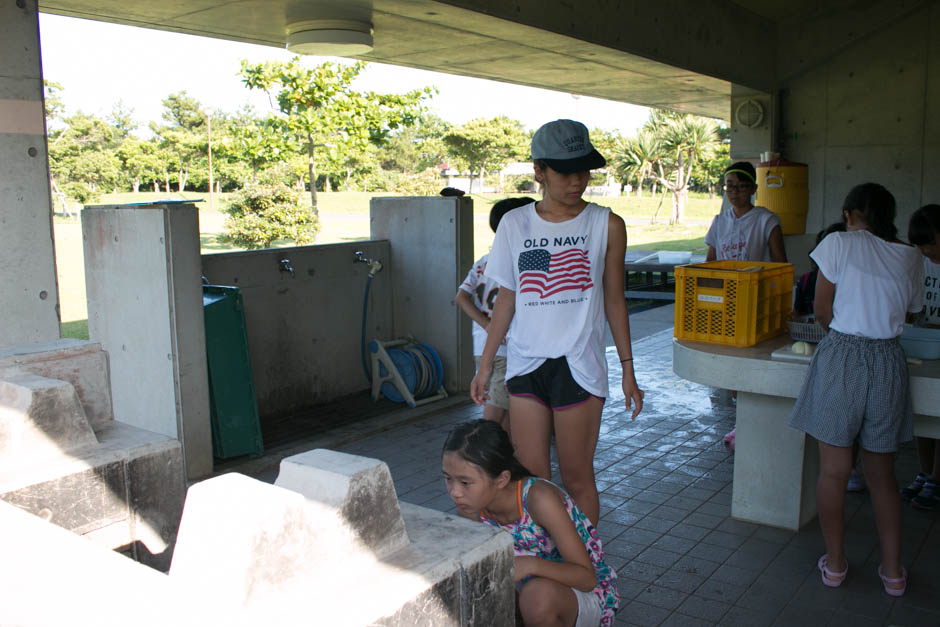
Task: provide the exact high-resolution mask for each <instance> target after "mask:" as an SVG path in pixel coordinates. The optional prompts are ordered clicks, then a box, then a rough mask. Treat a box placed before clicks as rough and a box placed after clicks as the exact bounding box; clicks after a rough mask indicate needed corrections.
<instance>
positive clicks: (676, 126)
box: [646, 110, 718, 224]
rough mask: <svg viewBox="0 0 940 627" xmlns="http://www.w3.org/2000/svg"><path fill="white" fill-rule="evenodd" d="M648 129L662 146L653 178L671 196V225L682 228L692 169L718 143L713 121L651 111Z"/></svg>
mask: <svg viewBox="0 0 940 627" xmlns="http://www.w3.org/2000/svg"><path fill="white" fill-rule="evenodd" d="M646 128H648V129H649V130H650V131H651V132H652V133H653V134H654V135H655V136H656V139H657V140H658V141H659V143H660V145H661V146H662V150H663V156H662V157H661V158H660V159H658V160H657V161H656V163H655V166H656V168H655V170H654V172H653V176H654V177H655V179H656V180H657V181H659V182H660V183H661V184H662V185H663V186H664V187H666V188H667V189H668V190H669V191H670V192H672V214H671V217H670V219H669V223H670V224H681V223H682V220H683V219H684V217H685V207H686V204H687V202H688V197H689V183H690V180H691V176H692V169H693V168H694V167H695V163H696V161H698V160H700V159H701V158H702V156H703V155H704V154H705V153H706V151H707V150H708V149H709V148H710V147H711V146H713V145H714V144H715V143H716V142H717V141H718V136H717V134H716V124H715V122H714V120H710V119H708V118H701V117H697V116H693V115H679V114H675V113H665V112H657V111H656V110H654V111H652V112H651V114H650V121H649V122H647V126H646Z"/></svg>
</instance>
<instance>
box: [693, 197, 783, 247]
mask: <svg viewBox="0 0 940 627" xmlns="http://www.w3.org/2000/svg"><path fill="white" fill-rule="evenodd" d="M778 226H780V218H779V217H777V214H775V213H773V212H772V211H770V210H769V209H766V208H764V207H753V208H752V209H751V210H750V211H748V212H747V213H745V214H744V215H743V216H741V217H740V218H739V217H737V216H736V215H735V213H734V208H733V207H731V206H728V207H727V208H725V209H723V210H722V211H721V213H719V214H718V215H717V216H715V218H714V219H713V220H712V224H711V226H710V227H709V229H708V233H706V234H705V243H706V244H708V245H709V246H711V247H712V248H714V249H715V254H716V259H718V260H724V259H736V260H740V261H771V259H770V233H771V231H773V230H774V228H775V227H778Z"/></svg>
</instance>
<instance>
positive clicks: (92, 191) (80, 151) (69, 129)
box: [49, 113, 121, 203]
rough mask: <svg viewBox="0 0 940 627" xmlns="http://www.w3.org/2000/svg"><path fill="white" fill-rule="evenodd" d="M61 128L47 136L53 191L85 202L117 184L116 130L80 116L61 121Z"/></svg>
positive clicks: (90, 118)
mask: <svg viewBox="0 0 940 627" xmlns="http://www.w3.org/2000/svg"><path fill="white" fill-rule="evenodd" d="M62 123H63V124H64V125H65V127H64V128H62V129H60V130H56V131H53V132H52V133H50V135H49V170H50V173H51V175H52V177H53V188H54V189H55V190H56V191H59V192H62V193H65V194H67V195H68V196H70V197H71V198H74V199H76V200H78V201H79V202H81V203H86V202H88V201H89V200H91V199H93V198H95V197H97V196H98V195H99V194H100V193H101V190H102V189H111V188H113V187H115V186H116V185H117V184H118V181H119V179H120V174H121V164H120V161H119V160H118V158H117V155H116V154H115V150H116V148H117V145H118V141H117V131H116V130H115V128H114V127H113V126H111V125H109V124H108V123H107V122H105V121H104V120H101V119H99V118H96V117H94V116H91V115H86V114H84V113H78V114H76V115H73V116H69V117H66V118H63V119H62Z"/></svg>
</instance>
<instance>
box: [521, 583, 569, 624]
mask: <svg viewBox="0 0 940 627" xmlns="http://www.w3.org/2000/svg"><path fill="white" fill-rule="evenodd" d="M519 611H520V613H521V614H522V620H523V621H524V622H525V625H526V627H536V626H539V627H541V626H542V625H545V626H546V627H548V626H551V627H556V626H557V627H568V626H569V625H574V624H575V622H576V621H577V620H578V598H577V597H576V596H575V594H574V592H572V590H571V588H570V587H568V586H566V585H564V584H560V583H558V582H557V581H552V580H551V579H545V578H544V577H535V578H534V579H530V580H529V581H528V582H527V583H526V584H525V585H524V586H522V590H520V591H519Z"/></svg>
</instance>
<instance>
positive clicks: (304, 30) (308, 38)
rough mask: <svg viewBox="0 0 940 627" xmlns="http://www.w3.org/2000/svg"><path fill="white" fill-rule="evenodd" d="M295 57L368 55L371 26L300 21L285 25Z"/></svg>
mask: <svg viewBox="0 0 940 627" xmlns="http://www.w3.org/2000/svg"><path fill="white" fill-rule="evenodd" d="M287 49H288V50H290V51H291V52H293V53H295V54H315V55H320V56H333V57H353V56H357V55H360V54H366V53H368V52H372V24H370V23H368V22H363V21H360V20H335V19H323V20H301V21H297V22H292V23H290V24H288V25H287Z"/></svg>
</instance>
